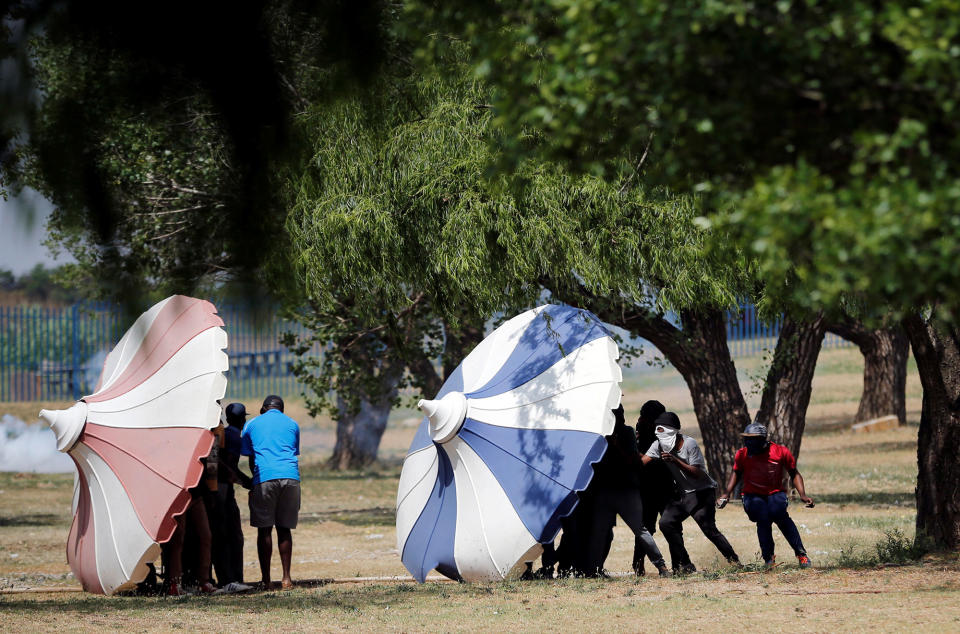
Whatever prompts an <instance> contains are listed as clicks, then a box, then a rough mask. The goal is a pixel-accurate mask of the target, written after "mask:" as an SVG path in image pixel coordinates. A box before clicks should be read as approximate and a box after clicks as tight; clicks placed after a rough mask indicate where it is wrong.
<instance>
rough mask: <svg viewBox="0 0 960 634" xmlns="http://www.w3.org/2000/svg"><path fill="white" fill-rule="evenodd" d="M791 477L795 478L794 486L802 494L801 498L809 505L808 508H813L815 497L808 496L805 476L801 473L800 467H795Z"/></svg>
mask: <svg viewBox="0 0 960 634" xmlns="http://www.w3.org/2000/svg"><path fill="white" fill-rule="evenodd" d="M790 477H791V478H793V488H795V489H796V490H797V493H798V494H800V499H801V500H803V502H804V504H806V505H807V508H811V509H812V508H813V498H811V497H808V496H807V491H806V489H805V488H804V486H803V476H802V475H800V471H799V470H798V469H794V470H793V471H792V472H791V473H790Z"/></svg>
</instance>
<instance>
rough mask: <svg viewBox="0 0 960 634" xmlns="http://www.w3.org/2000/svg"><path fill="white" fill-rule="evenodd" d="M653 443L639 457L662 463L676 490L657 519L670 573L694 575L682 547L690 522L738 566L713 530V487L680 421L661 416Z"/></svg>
mask: <svg viewBox="0 0 960 634" xmlns="http://www.w3.org/2000/svg"><path fill="white" fill-rule="evenodd" d="M654 425H655V431H656V434H657V440H655V441H654V442H653V444H651V445H650V448H649V449H647V452H646V454H645V455H643V456H642V457H641V460H642V461H643V463H644V464H647V463H649V462H650V461H651V460H663V462H664V464H666V465H667V468H668V469H669V470H670V473H671V474H672V475H673V479H674V482H675V483H676V486H677V495H676V497H675V499H673V500H672V501H670V502H669V503H668V504H667V507H666V508H665V509H664V510H663V514H662V515H661V516H660V531H661V532H662V533H663V536H664V538H666V540H667V543H668V544H669V545H670V560H671V564H672V567H673V570H674V571H675V572H677V573H680V574H689V573H692V572H696V570H697V568H696V566H694V565H693V562H691V561H690V555H689V554H688V553H687V549H686V548H685V547H684V545H683V520H685V519H687V518H688V517H693V520H694V521H695V522H696V523H697V526H699V527H700V530H701V531H703V534H704V535H706V537H707V539H709V540H710V541H711V542H713V545H714V546H716V547H717V550H719V551H720V554H721V555H723V556H724V557H725V558H726V560H727V561H728V562H730V563H731V564H735V565H738V566H739V565H740V559H739V558H738V557H737V553H736V552H734V550H733V547H732V546H731V545H730V542H728V541H727V538H726V537H724V536H723V533H721V532H720V530H719V529H718V528H717V522H716V507H715V504H716V501H717V483H716V482H715V481H714V479H713V478H711V477H710V476H709V475H708V474H707V463H706V461H705V460H704V459H703V453H702V452H701V451H700V447H699V446H697V441H696V440H694V439H693V438H691V437H689V436H684V435H683V434H681V433H680V419H679V418H678V417H677V415H676V414H674V413H673V412H664V413H663V414H661V415H660V416H658V417H657V419H656V420H655V421H654Z"/></svg>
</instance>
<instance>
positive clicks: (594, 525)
mask: <svg viewBox="0 0 960 634" xmlns="http://www.w3.org/2000/svg"><path fill="white" fill-rule="evenodd" d="M617 515H619V516H620V517H621V518H623V521H624V523H626V525H627V526H629V527H630V530H632V531H633V534H634V537H635V538H637V539H639V540H640V542H641V545H642V546H643V551H644V553H645V554H646V555H647V556H648V557H649V558H650V561H652V562H653V564H654V565H655V566H657V567H658V568H659V567H660V566H662V565H663V556H662V555H661V554H660V549H659V548H657V544H656V542H654V541H653V536H652V535H650V532H649V531H648V530H647V529H646V527H645V526H644V525H643V500H642V499H641V497H640V491H639V490H637V489H636V488H634V487H622V488H604V489H600V490H598V491H597V492H596V493H595V497H594V508H593V518H592V521H591V523H590V538H589V545H588V548H587V565H586V567H587V570H588V572H589V573H591V574H593V573H596V572H599V571H600V570H603V564H604V562H605V561H606V558H607V557H606V556H607V553H609V551H610V541H609V539H608V535H609V533H610V527H611V526H612V525H613V523H614V522H615V520H616V516H617Z"/></svg>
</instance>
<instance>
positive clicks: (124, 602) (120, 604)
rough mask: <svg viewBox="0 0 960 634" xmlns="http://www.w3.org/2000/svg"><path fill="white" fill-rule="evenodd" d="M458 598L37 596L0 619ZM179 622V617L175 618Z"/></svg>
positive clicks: (424, 589) (0, 607) (330, 593)
mask: <svg viewBox="0 0 960 634" xmlns="http://www.w3.org/2000/svg"><path fill="white" fill-rule="evenodd" d="M462 592H476V588H472V589H471V588H470V587H468V586H458V584H446V583H443V584H437V583H426V584H422V585H417V584H413V583H396V584H372V585H357V586H350V587H346V588H344V587H336V588H319V589H314V588H308V589H299V588H298V589H296V590H292V591H274V592H255V593H249V594H241V595H236V594H235V595H226V596H215V597H214V596H186V597H158V596H146V597H144V596H115V597H103V596H94V595H89V594H83V595H73V596H69V597H64V596H63V595H54V596H50V595H46V596H44V595H37V598H35V599H19V598H18V599H13V600H11V599H9V598H7V597H0V615H2V614H12V615H16V616H17V617H18V618H23V617H24V616H27V615H30V614H36V615H42V614H45V613H49V612H50V611H51V610H57V611H60V612H71V613H75V614H77V615H78V616H80V615H88V614H89V615H100V616H110V615H111V614H123V613H130V615H131V616H134V615H135V614H136V613H150V614H156V616H157V618H159V619H162V618H164V613H165V610H170V609H176V610H177V611H178V612H181V613H182V612H183V611H185V610H186V611H191V610H196V611H200V612H215V613H222V614H224V615H230V614H238V613H244V614H262V613H266V612H272V611H278V610H280V611H290V612H302V611H305V610H311V611H312V610H324V609H328V610H329V609H334V610H337V609H339V610H342V611H344V612H359V611H366V610H370V609H371V608H373V609H376V608H379V609H383V608H384V607H386V606H393V607H396V606H398V605H402V604H404V603H410V602H420V601H422V600H423V598H424V597H431V598H435V597H447V596H450V595H454V594H459V593H462ZM179 616H180V617H182V614H180V615H179Z"/></svg>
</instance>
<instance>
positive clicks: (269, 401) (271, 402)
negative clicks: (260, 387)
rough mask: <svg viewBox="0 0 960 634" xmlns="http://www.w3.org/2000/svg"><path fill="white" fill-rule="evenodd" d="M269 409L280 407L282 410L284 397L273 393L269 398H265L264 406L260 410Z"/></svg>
mask: <svg viewBox="0 0 960 634" xmlns="http://www.w3.org/2000/svg"><path fill="white" fill-rule="evenodd" d="M268 409H278V410H280V411H281V412H282V411H283V399H282V398H280V397H279V396H277V395H276V394H271V395H270V396H268V397H267V398H265V399H263V406H262V407H260V411H261V412H265V411H267V410H268Z"/></svg>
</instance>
